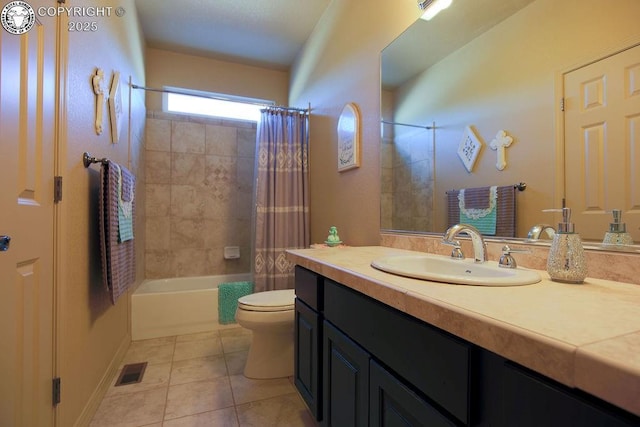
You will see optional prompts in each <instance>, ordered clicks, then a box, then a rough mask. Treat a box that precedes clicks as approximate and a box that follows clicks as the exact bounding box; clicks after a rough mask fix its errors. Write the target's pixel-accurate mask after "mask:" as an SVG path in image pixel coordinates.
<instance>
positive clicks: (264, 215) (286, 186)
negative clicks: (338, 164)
mask: <svg viewBox="0 0 640 427" xmlns="http://www.w3.org/2000/svg"><path fill="white" fill-rule="evenodd" d="M256 138H257V141H256V203H255V206H256V212H255V222H254V226H255V243H254V281H255V292H262V291H268V290H274V289H292V288H293V287H294V280H293V279H294V278H293V273H294V271H293V270H294V266H293V264H291V263H290V262H289V261H288V259H287V254H286V250H287V249H299V248H306V247H309V240H310V238H309V177H308V160H307V159H308V151H309V116H308V114H307V113H306V112H301V111H293V110H287V109H283V108H267V109H264V110H261V117H260V122H258V131H257V136H256Z"/></svg>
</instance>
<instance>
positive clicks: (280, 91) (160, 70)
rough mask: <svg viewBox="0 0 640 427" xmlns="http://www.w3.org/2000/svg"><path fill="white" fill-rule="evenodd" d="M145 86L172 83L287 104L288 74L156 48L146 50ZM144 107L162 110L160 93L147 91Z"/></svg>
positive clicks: (178, 85) (177, 85) (168, 84)
mask: <svg viewBox="0 0 640 427" xmlns="http://www.w3.org/2000/svg"><path fill="white" fill-rule="evenodd" d="M146 68H147V86H148V87H150V88H157V89H159V88H162V87H163V86H173V87H179V88H185V89H194V90H202V91H208V92H215V93H224V94H231V95H237V96H246V97H250V98H258V99H266V100H271V101H275V102H276V103H277V104H278V105H286V103H287V96H288V93H289V91H288V85H289V73H288V72H286V71H278V70H269V69H266V68H261V67H255V66H250V65H241V64H236V63H233V62H225V61H219V60H215V59H211V58H204V57H200V56H193V55H185V54H181V53H175V52H169V51H166V50H159V49H147V50H146ZM147 109H149V110H150V111H162V94H160V93H155V92H148V93H147Z"/></svg>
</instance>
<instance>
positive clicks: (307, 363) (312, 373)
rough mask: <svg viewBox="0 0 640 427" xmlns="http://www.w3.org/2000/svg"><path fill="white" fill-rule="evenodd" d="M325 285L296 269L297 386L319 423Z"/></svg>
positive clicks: (320, 416) (320, 279)
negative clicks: (323, 294)
mask: <svg viewBox="0 0 640 427" xmlns="http://www.w3.org/2000/svg"><path fill="white" fill-rule="evenodd" d="M322 284H323V278H322V277H321V276H318V275H317V274H315V273H313V272H311V271H309V270H305V269H303V268H300V267H296V300H295V320H294V330H295V354H294V383H295V385H296V388H297V389H298V391H299V392H300V395H301V396H302V398H303V399H304V401H305V402H306V404H307V406H308V407H309V409H310V410H311V413H312V414H313V415H314V417H315V418H316V420H320V419H321V418H322V393H321V390H322V389H321V387H322V353H321V351H322V316H321V314H320V313H321V311H322Z"/></svg>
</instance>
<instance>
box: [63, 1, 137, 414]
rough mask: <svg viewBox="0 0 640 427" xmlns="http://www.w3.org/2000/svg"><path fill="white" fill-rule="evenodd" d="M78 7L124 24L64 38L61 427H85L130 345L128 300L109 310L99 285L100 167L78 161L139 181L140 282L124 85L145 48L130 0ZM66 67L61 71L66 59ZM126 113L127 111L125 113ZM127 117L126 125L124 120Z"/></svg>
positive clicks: (133, 111)
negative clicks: (103, 109) (108, 103)
mask: <svg viewBox="0 0 640 427" xmlns="http://www.w3.org/2000/svg"><path fill="white" fill-rule="evenodd" d="M82 6H85V7H89V6H112V7H113V8H114V9H115V8H116V7H118V6H121V7H124V8H125V10H126V14H125V16H124V17H116V16H111V17H102V18H99V19H96V23H97V26H98V28H97V31H95V32H68V33H67V32H65V36H68V53H67V56H68V61H66V64H67V67H68V71H67V72H68V78H67V83H68V84H67V88H66V97H67V103H66V118H65V117H62V127H63V129H62V132H63V133H65V132H66V137H64V136H63V138H62V141H61V146H60V156H59V162H58V166H59V172H58V174H59V175H62V176H63V179H64V194H63V201H62V203H61V205H60V212H61V218H60V220H59V223H60V230H59V231H60V235H59V239H60V244H59V255H60V256H61V264H62V265H61V271H60V273H59V275H58V277H60V279H61V280H60V282H59V285H58V286H59V291H60V292H59V295H60V299H59V305H58V307H59V312H58V318H59V331H60V333H59V336H58V343H59V355H60V359H59V362H58V364H59V372H58V375H59V376H60V377H61V379H62V402H61V404H60V405H59V424H58V425H60V426H73V425H86V424H87V422H88V421H89V418H88V417H90V416H92V414H93V410H95V407H94V408H91V407H90V406H91V404H95V403H96V401H97V403H99V400H98V399H99V398H100V397H101V396H98V394H99V388H100V385H101V382H102V381H104V380H105V378H107V376H108V375H110V374H112V372H109V369H110V368H111V369H113V366H112V365H113V364H114V363H115V362H119V360H118V357H121V355H122V354H121V353H120V356H118V352H119V351H122V349H123V348H124V349H126V347H127V346H128V344H129V342H130V332H129V331H130V328H129V323H130V320H129V295H124V296H122V297H121V298H120V299H119V300H118V301H117V303H116V304H115V305H112V304H111V302H110V299H109V296H108V294H107V292H106V291H105V289H104V288H103V285H102V273H101V261H100V246H99V236H98V219H97V206H98V200H97V197H98V181H99V165H93V166H91V167H90V168H88V169H85V168H84V166H83V165H82V153H83V152H84V151H88V152H90V153H91V154H92V155H94V156H96V157H108V158H110V159H111V160H113V161H115V162H118V163H121V164H123V165H125V166H127V167H128V168H129V169H130V170H131V171H132V172H133V173H135V174H136V175H137V177H138V181H137V182H138V186H137V189H136V193H137V198H136V203H137V206H136V209H137V211H136V227H135V230H134V235H135V241H136V258H137V280H138V281H141V280H142V279H143V277H144V223H143V222H142V221H140V218H143V217H144V211H145V209H144V197H140V195H141V194H144V180H143V179H140V177H142V176H143V173H144V170H143V169H142V166H143V165H144V162H143V160H144V158H143V157H142V156H143V154H144V145H143V138H144V124H145V109H144V93H143V92H141V91H136V92H133V93H132V97H131V103H130V102H129V87H128V81H129V77H130V76H131V78H132V80H133V82H134V83H138V84H144V78H145V76H144V62H143V60H144V56H143V44H142V41H141V38H140V32H139V27H138V21H137V16H136V10H135V7H134V4H133V0H118V1H115V0H114V1H111V0H109V1H104V0H86V1H85V2H83V4H82ZM63 63H65V61H64V58H63ZM96 67H100V68H102V69H103V70H104V72H105V77H106V78H107V79H108V80H109V81H110V79H111V76H112V72H113V71H119V72H120V76H121V90H122V101H123V110H124V117H123V120H122V129H121V134H120V142H119V143H118V144H112V143H111V139H110V132H109V127H108V125H109V121H108V116H107V115H106V113H105V116H104V118H103V120H104V124H105V130H104V132H103V133H102V134H101V135H96V132H95V130H94V121H95V110H96V101H95V96H94V93H93V89H92V86H91V76H92V75H93V73H94V72H95V70H96ZM130 107H131V108H130ZM129 114H130V120H129Z"/></svg>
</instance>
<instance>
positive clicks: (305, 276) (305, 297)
mask: <svg viewBox="0 0 640 427" xmlns="http://www.w3.org/2000/svg"><path fill="white" fill-rule="evenodd" d="M323 281H324V278H323V277H322V276H320V275H319V274H316V273H314V272H313V271H311V270H307V269H306V268H303V267H300V266H298V265H296V271H295V284H296V296H297V297H298V298H299V299H300V300H302V301H304V303H305V304H307V305H308V306H309V307H311V308H312V309H314V310H315V311H322V308H323V304H322V283H323Z"/></svg>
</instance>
